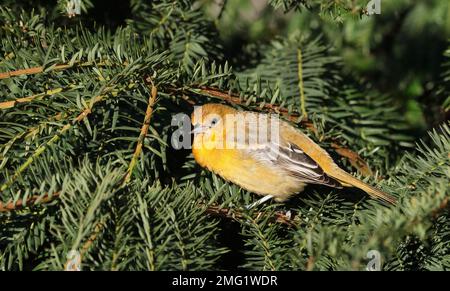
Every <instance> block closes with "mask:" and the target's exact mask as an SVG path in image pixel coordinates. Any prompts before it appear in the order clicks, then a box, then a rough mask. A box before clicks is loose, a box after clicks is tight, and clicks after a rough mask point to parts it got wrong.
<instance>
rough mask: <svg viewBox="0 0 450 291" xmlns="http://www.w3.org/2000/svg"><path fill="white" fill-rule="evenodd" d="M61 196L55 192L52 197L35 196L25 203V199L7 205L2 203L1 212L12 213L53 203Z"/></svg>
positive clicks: (46, 195)
mask: <svg viewBox="0 0 450 291" xmlns="http://www.w3.org/2000/svg"><path fill="white" fill-rule="evenodd" d="M59 195H60V192H55V193H53V194H52V195H51V196H50V195H49V194H45V195H44V196H39V195H34V196H31V197H28V198H27V199H26V200H25V201H24V200H23V199H19V200H17V201H15V202H13V201H10V202H6V203H3V202H1V201H0V212H10V211H14V210H19V209H22V208H24V207H26V206H29V205H37V204H41V203H49V202H51V201H53V199H55V198H57V197H59ZM39 198H40V199H39Z"/></svg>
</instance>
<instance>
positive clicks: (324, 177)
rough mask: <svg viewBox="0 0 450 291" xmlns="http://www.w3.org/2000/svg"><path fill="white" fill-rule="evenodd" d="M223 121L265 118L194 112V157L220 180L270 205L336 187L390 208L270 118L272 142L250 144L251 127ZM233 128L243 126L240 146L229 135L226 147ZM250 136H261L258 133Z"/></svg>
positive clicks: (209, 108) (218, 108)
mask: <svg viewBox="0 0 450 291" xmlns="http://www.w3.org/2000/svg"><path fill="white" fill-rule="evenodd" d="M249 114H251V116H250V115H249ZM228 116H239V118H241V119H242V118H244V119H245V118H247V117H252V118H262V117H266V116H262V113H254V112H242V111H237V110H235V109H233V108H231V107H228V106H225V105H221V104H206V105H203V106H201V107H198V108H197V109H196V110H195V111H194V113H193V114H192V123H193V124H194V127H195V128H196V129H194V131H195V132H196V134H195V137H194V142H193V150H192V151H193V154H194V158H195V160H196V161H197V162H198V163H199V164H200V165H201V166H203V167H206V168H207V169H209V170H210V171H212V172H215V173H217V174H218V175H219V176H221V177H223V178H224V179H226V180H228V181H230V182H233V183H235V184H237V185H239V186H241V187H242V188H244V189H246V190H248V191H251V192H254V193H256V194H259V195H271V196H272V197H273V198H274V199H275V200H276V201H284V200H286V199H287V198H289V196H291V195H293V194H297V193H300V192H301V191H303V189H304V187H305V185H306V184H323V185H328V186H332V187H338V188H339V187H341V186H354V187H357V188H360V189H362V190H364V191H365V192H367V193H368V194H369V195H371V196H372V197H374V198H379V199H382V200H385V201H387V202H390V203H395V199H394V198H393V197H391V196H389V195H388V194H386V193H384V192H382V191H380V190H378V189H376V188H374V187H372V186H370V185H368V184H366V183H364V182H362V181H360V180H358V179H357V178H355V177H353V176H352V175H350V174H348V173H346V172H345V171H344V170H342V169H340V168H339V167H338V166H337V165H336V164H335V163H334V161H333V160H332V159H331V157H330V156H329V155H328V153H327V152H326V151H325V150H324V149H322V148H321V147H320V146H319V145H317V144H316V143H314V142H313V141H312V140H311V139H310V138H309V137H308V136H306V135H305V134H303V133H302V132H300V131H299V130H297V129H295V128H294V127H292V126H291V125H289V124H288V123H287V122H284V121H281V120H279V119H276V121H277V122H278V127H277V130H278V131H277V134H278V136H277V139H276V140H274V139H273V138H272V137H271V138H272V139H271V138H269V139H267V140H265V141H264V140H263V141H262V142H260V141H259V140H257V142H256V143H254V144H251V143H249V142H248V136H249V135H250V136H251V135H252V133H251V131H252V128H251V127H252V126H253V124H252V123H251V122H250V123H245V124H242V123H239V122H237V121H233V122H231V123H230V122H228V119H229V118H228ZM267 118H268V119H267V120H271V119H270V118H273V117H267ZM239 126H245V132H246V137H247V139H246V142H247V143H246V144H245V146H244V147H242V145H241V144H239V143H237V142H236V138H235V136H234V135H233V138H232V139H231V138H230V140H231V141H232V142H231V143H230V144H226V142H225V141H226V140H227V137H229V135H230V132H234V133H236V130H237V128H238V127H239ZM254 131H255V130H254ZM269 131H270V130H269ZM255 132H256V133H257V134H259V135H262V133H261V130H260V129H259V128H257V129H256V131H255ZM272 132H275V131H273V130H272ZM264 134H265V133H264ZM226 145H232V146H231V147H230V146H228V147H227V146H226ZM240 145H241V147H239V146H240Z"/></svg>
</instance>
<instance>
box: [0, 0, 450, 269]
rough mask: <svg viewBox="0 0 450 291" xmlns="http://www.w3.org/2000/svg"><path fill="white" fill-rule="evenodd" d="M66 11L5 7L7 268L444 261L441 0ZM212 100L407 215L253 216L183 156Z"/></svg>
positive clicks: (2, 251) (94, 4)
mask: <svg viewBox="0 0 450 291" xmlns="http://www.w3.org/2000/svg"><path fill="white" fill-rule="evenodd" d="M68 2H70V1H66V0H60V1H50V0H48V1H29V0H22V1H13V0H4V1H2V3H0V42H1V45H0V201H1V202H0V269H2V270H23V269H25V270H30V269H32V270H48V269H50V270H61V269H64V268H66V267H67V266H68V264H69V263H70V262H71V259H73V256H74V252H73V251H75V256H76V255H79V257H78V258H79V260H80V262H81V268H82V269H83V270H99V269H101V270H105V269H106V270H205V269H214V270H216V269H218V270H222V269H239V268H242V269H247V270H343V269H345V270H348V269H352V270H364V269H365V268H366V265H367V263H368V261H369V258H368V257H367V254H368V252H369V251H370V250H375V251H378V252H379V253H380V254H381V258H382V269H384V270H422V269H427V270H448V269H450V248H449V246H450V217H449V214H450V212H449V206H448V203H449V197H450V184H449V181H450V154H449V153H450V126H449V123H448V116H449V110H450V101H449V100H450V97H449V96H450V95H449V92H450V68H449V65H448V64H449V63H450V59H449V57H450V53H449V52H450V47H448V42H447V39H448V37H449V35H450V15H448V13H449V11H450V3H449V2H448V1H445V0H432V1H425V0H423V1H413V0H401V1H395V3H391V2H394V1H388V2H386V3H385V2H384V1H382V6H381V14H379V15H378V14H375V15H370V16H369V15H367V9H366V4H367V3H366V2H368V1H310V0H300V1H295V0H270V1H237V0H229V1H219V2H220V3H219V4H217V3H216V2H217V1H209V0H202V1H200V0H199V1H194V0H183V1H170V0H159V1H144V0H130V1H118V2H120V3H113V4H111V2H110V1H81V7H80V8H81V9H80V13H81V14H77V13H75V14H72V13H68V10H67V3H68ZM113 2H115V1H113ZM30 7H32V8H30ZM208 102H221V103H226V104H229V105H232V106H235V107H237V108H242V109H247V110H255V111H263V112H276V113H280V114H281V116H282V117H283V118H285V119H286V120H289V121H290V122H292V123H293V124H295V125H296V126H297V127H298V128H299V129H301V130H303V131H304V132H305V133H307V134H309V135H310V136H311V138H313V139H314V140H315V141H316V142H318V143H319V144H320V145H321V146H323V147H324V148H326V149H327V150H328V151H329V152H330V154H331V155H332V156H333V158H334V159H335V161H336V162H337V163H338V164H339V165H340V166H342V167H343V168H345V169H346V170H347V171H349V172H352V173H354V174H355V175H356V176H358V177H359V178H361V179H364V180H365V181H367V182H368V183H370V184H373V185H377V187H379V188H381V189H383V190H384V191H386V192H388V193H390V194H391V195H393V196H395V197H397V198H398V199H399V203H398V205H396V206H391V207H386V206H384V205H382V204H380V203H378V202H377V201H374V200H371V199H370V198H368V197H367V195H365V194H364V193H363V192H360V191H358V190H354V189H348V188H346V189H342V190H338V189H331V188H327V187H320V186H309V187H307V189H306V191H305V192H304V193H302V194H301V195H298V196H296V197H294V198H293V199H291V200H290V201H288V202H287V203H284V204H281V203H276V202H269V203H266V204H263V205H261V206H258V207H255V208H252V209H251V210H247V209H246V208H245V207H244V206H245V205H247V204H249V203H251V202H253V201H255V200H256V199H259V197H257V196H255V195H254V194H252V193H248V192H246V191H244V190H242V189H241V188H239V187H237V186H236V185H233V184H230V183H228V182H226V181H224V180H222V179H221V178H219V177H218V176H215V175H214V174H212V173H210V172H208V171H206V170H203V169H201V168H200V167H199V166H198V165H196V163H195V161H194V160H193V157H192V155H191V152H190V150H189V149H183V150H176V149H174V148H173V147H172V146H171V137H172V133H173V132H174V130H176V129H177V127H176V126H173V125H172V123H171V122H172V117H173V116H174V115H175V114H177V113H186V114H190V113H191V112H192V110H193V106H194V105H200V104H204V103H208Z"/></svg>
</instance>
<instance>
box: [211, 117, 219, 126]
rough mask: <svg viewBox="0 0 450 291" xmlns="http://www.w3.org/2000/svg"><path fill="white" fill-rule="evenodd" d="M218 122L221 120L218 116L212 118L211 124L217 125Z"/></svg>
mask: <svg viewBox="0 0 450 291" xmlns="http://www.w3.org/2000/svg"><path fill="white" fill-rule="evenodd" d="M218 122H219V120H218V119H217V118H213V119H212V120H211V126H214V125H216V124H217V123H218Z"/></svg>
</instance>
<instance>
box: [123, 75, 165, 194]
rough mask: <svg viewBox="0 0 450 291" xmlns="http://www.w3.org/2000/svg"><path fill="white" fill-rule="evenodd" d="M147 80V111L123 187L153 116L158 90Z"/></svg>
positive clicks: (128, 178)
mask: <svg viewBox="0 0 450 291" xmlns="http://www.w3.org/2000/svg"><path fill="white" fill-rule="evenodd" d="M148 80H149V82H150V83H151V95H150V97H149V99H148V105H147V110H146V111H145V117H144V122H143V123H142V127H141V132H140V133H139V137H138V141H137V145H136V149H135V150H134V153H133V157H132V158H131V161H130V165H129V166H128V170H127V173H126V175H125V178H124V180H123V184H122V185H125V184H126V183H128V181H129V180H130V178H131V175H132V173H133V169H134V167H135V165H136V163H137V160H138V158H139V155H140V154H141V152H142V145H143V143H144V139H145V137H146V136H147V132H148V129H149V127H150V120H151V118H152V114H153V107H154V105H155V102H156V97H157V95H158V90H157V88H156V87H155V85H154V84H153V81H152V80H151V79H150V78H148Z"/></svg>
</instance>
